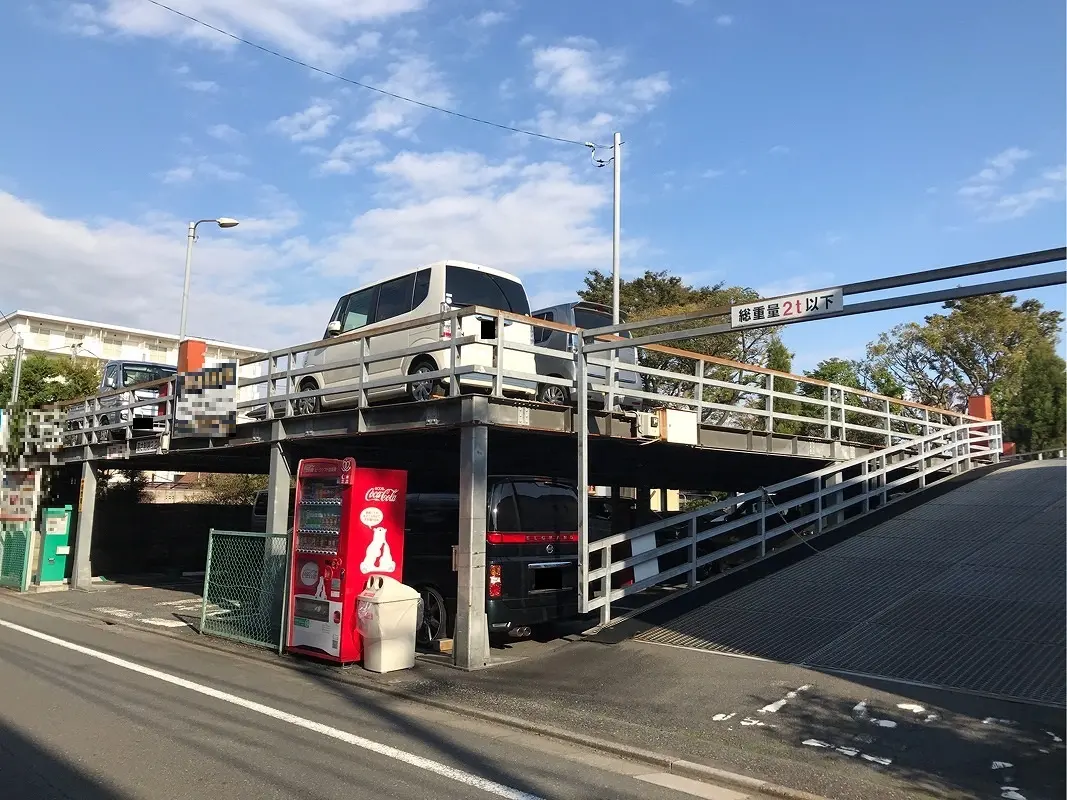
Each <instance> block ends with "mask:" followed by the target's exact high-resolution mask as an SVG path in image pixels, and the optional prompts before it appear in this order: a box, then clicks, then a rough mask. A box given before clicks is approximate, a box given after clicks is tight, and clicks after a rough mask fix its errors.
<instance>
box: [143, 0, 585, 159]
mask: <svg viewBox="0 0 1067 800" xmlns="http://www.w3.org/2000/svg"><path fill="white" fill-rule="evenodd" d="M145 1H146V2H148V3H151V4H152V5H154V6H156V7H158V8H162V9H163V10H164V11H169V12H170V13H171V14H175V15H177V16H179V17H182V18H183V19H186V20H188V21H189V22H192V23H194V24H196V25H200V26H202V27H204V28H207V29H208V30H211V31H214V32H215V33H218V34H220V35H222V36H225V37H227V38H229V39H233V41H235V42H239V43H241V44H244V45H248V46H249V47H254V48H255V49H256V50H259V51H261V52H263V53H267V54H268V55H272V56H274V57H275V58H281V59H284V60H285V61H288V62H289V63H290V64H296V65H297V66H300V67H303V68H304V69H309V70H311V71H313V72H317V73H319V74H320V75H326V76H328V77H331V78H336V79H337V80H339V81H344V82H345V83H350V84H352V85H353V86H358V87H360V88H361V89H369V90H370V91H372V92H377V93H378V94H381V95H385V96H386V97H392V98H393V99H395V100H402V101H404V102H405V103H412V104H413V105H417V106H422V107H423V108H428V109H430V110H431V111H438V112H440V113H442V114H448V115H449V116H452V117H458V118H460V119H465V120H467V121H468V122H477V123H480V124H481V125H488V126H490V127H492V128H499V129H500V130H504V131H511V132H512V133H521V134H522V135H524V136H533V137H536V138H538V139H547V140H548V141H550V142H560V143H561V144H574V145H578V146H580V147H589V146H590V143H589V142H579V141H578V140H577V139H564V138H561V137H559V136H549V135H548V134H547V133H538V132H537V131H531V130H526V129H525V128H516V127H514V126H512V125H504V124H503V123H501V122H493V121H492V120H488V119H482V118H481V117H475V116H471V115H470V114H463V113H461V112H459V111H454V110H452V109H450V108H443V107H441V106H435V105H433V104H432V103H424V102H423V101H422V100H415V99H414V98H412V97H405V96H404V95H402V94H396V93H395V92H390V91H388V90H386V89H380V88H379V87H377V86H371V85H370V84H367V83H361V82H360V81H357V80H353V79H352V78H346V77H345V76H344V75H338V74H337V73H336V72H330V71H329V70H327V69H322V68H321V67H316V66H314V65H312V64H309V63H307V62H306V61H301V60H300V59H298V58H293V57H292V56H287V55H285V53H281V52H278V51H277V50H272V49H271V48H269V47H265V46H263V45H261V44H257V43H256V42H253V41H250V40H248V39H245V38H243V37H241V36H238V35H237V34H235V33H230V32H229V31H226V30H223V29H222V28H218V27H216V26H214V25H212V24H211V23H209V22H204V21H203V20H202V19H197V18H196V17H194V16H192V15H190V14H186V13H185V12H184V11H178V9H176V8H171V7H170V6H168V5H166V4H165V3H161V2H159V0H145Z"/></svg>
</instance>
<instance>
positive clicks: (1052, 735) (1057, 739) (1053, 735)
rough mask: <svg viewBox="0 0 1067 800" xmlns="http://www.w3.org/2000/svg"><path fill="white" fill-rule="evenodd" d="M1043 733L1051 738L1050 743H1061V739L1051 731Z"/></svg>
mask: <svg viewBox="0 0 1067 800" xmlns="http://www.w3.org/2000/svg"><path fill="white" fill-rule="evenodd" d="M1045 733H1047V734H1048V735H1049V736H1051V737H1052V741H1054V742H1057V743H1058V742H1062V741H1063V739H1061V738H1060V737H1059V736H1057V735H1056V734H1054V733H1053V732H1052V731H1045Z"/></svg>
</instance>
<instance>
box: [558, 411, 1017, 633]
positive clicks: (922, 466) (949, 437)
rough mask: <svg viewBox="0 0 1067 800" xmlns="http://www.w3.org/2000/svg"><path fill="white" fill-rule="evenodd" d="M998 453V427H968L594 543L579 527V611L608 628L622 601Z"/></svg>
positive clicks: (737, 563) (749, 557) (770, 548)
mask: <svg viewBox="0 0 1067 800" xmlns="http://www.w3.org/2000/svg"><path fill="white" fill-rule="evenodd" d="M1002 449H1003V440H1002V437H1001V426H1000V423H999V422H989V421H986V422H981V423H968V424H965V425H959V426H956V427H953V428H947V429H941V430H938V431H936V432H934V433H930V434H928V435H926V436H922V437H918V438H914V439H909V440H908V441H906V442H902V443H900V444H897V445H893V446H892V447H888V448H885V449H882V450H878V451H875V452H873V453H870V454H868V455H864V456H861V457H859V458H857V459H854V460H852V461H846V462H840V463H837V464H834V465H832V466H829V467H826V468H824V469H821V470H818V471H815V472H812V473H809V474H807V475H802V476H800V477H798V478H792V479H790V480H786V481H782V482H781V483H777V484H775V485H773V486H768V487H761V488H760V489H757V490H755V491H751V492H748V493H747V494H742V495H739V496H737V497H732V498H730V499H728V500H723V501H721V502H717V503H712V504H710V505H707V506H705V507H703V508H700V509H697V510H696V511H690V512H686V513H681V514H677V515H675V516H672V517H670V518H668V519H666V520H660V521H657V522H654V523H651V524H648V525H644V526H642V527H638V528H634V529H632V530H628V531H625V532H622V533H617V534H613V535H611V536H606V537H603V538H601V539H599V540H597V541H590V539H589V536H588V530H587V529H585V530H583V531H582V533H581V553H582V561H581V573H582V575H581V581H580V589H579V592H580V594H579V598H580V604H581V610H582V612H583V613H589V612H592V611H599V612H600V624H601V625H606V624H608V623H610V622H611V619H612V616H611V614H612V604H613V603H616V602H618V601H619V600H622V599H623V598H626V597H629V596H632V595H637V594H639V593H641V592H644V591H645V590H647V589H650V588H652V587H656V586H661V585H666V586H667V587H670V588H674V589H681V588H691V587H694V586H696V585H697V584H698V583H701V582H703V581H704V580H707V579H709V578H711V577H713V576H714V575H715V574H719V573H723V572H727V571H730V570H733V569H736V568H738V567H741V566H745V565H748V564H750V563H754V562H755V561H758V560H760V559H762V558H765V557H766V556H767V555H769V554H772V553H774V552H777V551H779V550H781V549H783V548H784V547H787V546H792V545H794V544H796V543H798V540H801V539H803V538H804V537H807V536H813V535H818V534H821V533H823V532H824V531H826V530H829V529H831V528H834V527H838V526H839V525H841V524H843V523H844V522H846V521H851V520H852V519H855V518H856V517H858V516H861V515H863V514H867V513H869V512H871V511H873V510H875V509H878V508H882V507H885V506H886V505H889V504H891V503H894V502H897V501H898V500H899V499H900V498H901V497H902V496H903V495H905V494H908V493H909V492H910V491H916V490H921V489H924V488H926V487H927V486H930V485H932V484H934V483H938V482H940V481H942V480H945V479H948V478H951V477H952V476H954V475H958V474H960V473H962V472H967V471H969V470H971V469H972V468H974V467H976V466H979V465H985V464H995V463H997V462H998V461H999V459H1000V453H1001V450H1002ZM586 518H587V517H586Z"/></svg>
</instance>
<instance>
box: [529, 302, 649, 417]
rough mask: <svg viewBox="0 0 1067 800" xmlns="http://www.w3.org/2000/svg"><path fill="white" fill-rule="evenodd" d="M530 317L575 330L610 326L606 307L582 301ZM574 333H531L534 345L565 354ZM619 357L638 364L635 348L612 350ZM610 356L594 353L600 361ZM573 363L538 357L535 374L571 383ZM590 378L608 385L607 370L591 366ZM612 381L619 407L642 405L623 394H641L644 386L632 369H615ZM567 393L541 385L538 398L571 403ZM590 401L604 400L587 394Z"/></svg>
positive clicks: (542, 330)
mask: <svg viewBox="0 0 1067 800" xmlns="http://www.w3.org/2000/svg"><path fill="white" fill-rule="evenodd" d="M530 316H532V317H536V318H537V319H543V320H545V321H547V322H558V323H561V324H563V325H570V326H572V327H575V328H582V329H583V330H584V329H589V328H603V327H605V326H608V325H611V323H612V318H611V309H610V308H609V307H608V306H605V305H602V304H600V303H589V302H586V301H584V300H582V301H579V302H576V303H561V304H560V305H557V306H552V307H550V308H542V309H541V310H539V311H535V312H533V313H532V314H531V315H530ZM619 335H620V336H622V337H623V338H625V339H629V338H630V333H629V332H628V331H623V332H622V333H621V334H619ZM576 336H577V334H574V333H565V332H564V331H555V330H551V329H549V328H539V329H537V330H536V331H535V333H534V343H535V344H537V345H540V346H541V347H551V348H552V349H554V350H562V351H565V352H568V353H572V354H573V352H574V350H575V348H576V346H577V342H576V341H575V337H576ZM615 352H616V354H617V355H618V359H619V361H620V362H621V363H623V364H637V363H638V361H637V348H636V347H624V348H620V349H619V350H616V351H615ZM611 356H612V354H611V353H610V352H602V353H597V354H596V355H595V356H594V358H596V359H598V360H603V361H609V360H611ZM576 366H577V365H576V363H575V361H574V359H573V358H570V359H562V358H552V357H551V356H542V355H538V356H537V374H538V375H545V376H548V377H555V378H564V379H566V380H571V381H573V380H574V379H575V375H576ZM589 377H590V379H592V380H595V381H599V382H601V383H607V380H608V368H607V367H603V366H596V365H590V367H589ZM615 381H616V385H617V394H616V395H615V397H616V399H617V401H618V403H619V405H620V406H621V407H622V408H629V409H638V408H641V406H642V401H641V398H639V397H631V396H628V395H626V390H627V389H631V390H637V391H641V390H642V388H643V385H644V384H643V383H642V381H641V376H640V375H639V374H638V373H636V372H633V371H631V370H618V371H616V373H615ZM571 394H572V393H571V392H570V390H568V389H567V387H565V386H557V385H554V384H548V383H545V384H541V385H540V386H538V389H537V399H538V400H540V401H541V402H543V403H552V404H556V405H566V404H567V403H570V402H573V400H574V398H572V397H571ZM589 394H590V399H592V400H593V401H594V402H599V403H603V402H605V401H606V399H607V398H606V396H605V393H603V392H590V393H589Z"/></svg>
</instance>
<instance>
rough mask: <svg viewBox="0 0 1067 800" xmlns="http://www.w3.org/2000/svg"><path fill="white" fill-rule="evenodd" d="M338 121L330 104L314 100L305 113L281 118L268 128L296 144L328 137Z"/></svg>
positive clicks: (299, 112)
mask: <svg viewBox="0 0 1067 800" xmlns="http://www.w3.org/2000/svg"><path fill="white" fill-rule="evenodd" d="M338 119H339V117H338V116H337V115H336V114H334V113H333V107H332V106H331V105H330V104H329V103H328V102H326V101H325V100H321V99H319V98H314V99H313V100H312V101H311V105H309V106H308V107H307V108H305V109H304V110H303V111H297V112H296V113H295V114H290V115H288V116H285V117H279V118H278V119H276V120H274V122H272V123H271V124H270V125H269V126H268V128H269V129H270V130H272V131H275V132H277V133H280V134H282V135H283V136H288V137H289V138H290V139H292V140H293V141H294V142H309V141H313V140H315V139H321V138H322V137H323V136H326V135H327V134H328V133H329V132H330V128H332V127H333V126H334V124H335V123H336V122H337V120H338Z"/></svg>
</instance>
